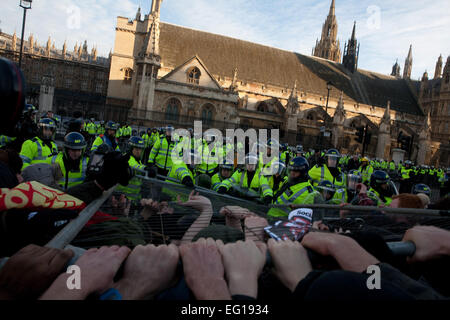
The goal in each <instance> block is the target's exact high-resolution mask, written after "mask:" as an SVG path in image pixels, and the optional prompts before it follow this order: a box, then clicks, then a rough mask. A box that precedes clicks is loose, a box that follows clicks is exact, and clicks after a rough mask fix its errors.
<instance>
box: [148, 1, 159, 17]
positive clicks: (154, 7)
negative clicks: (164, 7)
mask: <svg viewBox="0 0 450 320" xmlns="http://www.w3.org/2000/svg"><path fill="white" fill-rule="evenodd" d="M161 2H162V0H152V9H151V11H150V14H152V15H154V16H158V17H159V15H160V12H161Z"/></svg>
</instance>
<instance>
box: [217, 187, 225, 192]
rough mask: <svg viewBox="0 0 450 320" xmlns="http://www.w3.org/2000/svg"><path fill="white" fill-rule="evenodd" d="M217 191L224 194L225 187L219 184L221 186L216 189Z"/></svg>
mask: <svg viewBox="0 0 450 320" xmlns="http://www.w3.org/2000/svg"><path fill="white" fill-rule="evenodd" d="M217 193H220V194H225V193H227V188H225V187H224V186H221V187H219V189H217Z"/></svg>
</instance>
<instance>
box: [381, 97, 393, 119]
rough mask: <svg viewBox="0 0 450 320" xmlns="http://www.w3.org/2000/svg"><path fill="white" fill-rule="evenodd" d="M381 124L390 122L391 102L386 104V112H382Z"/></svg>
mask: <svg viewBox="0 0 450 320" xmlns="http://www.w3.org/2000/svg"><path fill="white" fill-rule="evenodd" d="M381 121H382V122H386V121H389V122H390V121H391V101H390V100H389V101H388V102H387V107H386V110H385V111H384V115H383V119H382V120H381Z"/></svg>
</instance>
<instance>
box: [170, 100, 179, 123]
mask: <svg viewBox="0 0 450 320" xmlns="http://www.w3.org/2000/svg"><path fill="white" fill-rule="evenodd" d="M180 110H181V103H180V101H179V100H178V99H176V98H171V99H170V100H169V102H168V103H167V109H166V120H169V121H178V117H179V115H180Z"/></svg>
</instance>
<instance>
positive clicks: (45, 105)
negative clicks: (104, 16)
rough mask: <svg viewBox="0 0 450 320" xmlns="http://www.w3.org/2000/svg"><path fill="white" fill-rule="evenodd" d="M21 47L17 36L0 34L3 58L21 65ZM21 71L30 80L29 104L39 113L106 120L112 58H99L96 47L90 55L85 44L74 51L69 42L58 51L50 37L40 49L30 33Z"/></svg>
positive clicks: (28, 83)
mask: <svg viewBox="0 0 450 320" xmlns="http://www.w3.org/2000/svg"><path fill="white" fill-rule="evenodd" d="M20 45H21V39H18V38H17V35H16V33H14V34H13V35H9V34H6V33H1V32H0V57H5V58H8V59H10V60H12V61H15V62H17V63H18V61H19V54H20ZM22 71H23V73H24V76H25V79H26V81H27V93H26V101H27V103H31V104H33V105H34V106H36V107H38V108H39V110H40V111H42V112H45V111H48V110H51V111H53V112H55V113H56V114H58V115H61V116H74V115H75V116H80V115H82V116H83V117H94V118H97V119H101V118H103V114H104V110H105V102H106V92H107V88H108V75H109V58H103V57H99V56H97V49H96V48H92V50H91V52H90V53H89V52H88V47H87V43H86V41H85V42H84V44H83V45H81V44H80V45H79V46H78V44H77V45H75V47H74V50H73V51H71V50H68V48H67V44H66V43H64V46H63V48H62V49H57V48H56V47H55V43H54V42H52V41H51V38H50V37H49V38H48V41H47V43H46V45H45V46H40V45H39V44H38V42H37V40H36V39H35V38H34V37H33V35H32V34H31V35H30V36H29V37H28V40H25V41H24V48H23V57H22ZM77 113H78V115H77Z"/></svg>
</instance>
